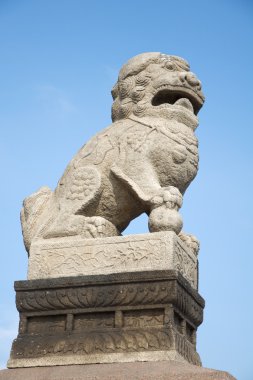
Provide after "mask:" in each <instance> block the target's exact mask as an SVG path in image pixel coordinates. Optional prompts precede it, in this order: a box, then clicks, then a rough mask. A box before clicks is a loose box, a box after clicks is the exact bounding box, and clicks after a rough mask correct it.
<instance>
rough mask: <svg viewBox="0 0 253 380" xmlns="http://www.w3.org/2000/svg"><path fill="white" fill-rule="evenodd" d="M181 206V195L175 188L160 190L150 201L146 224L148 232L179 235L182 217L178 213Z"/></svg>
mask: <svg viewBox="0 0 253 380" xmlns="http://www.w3.org/2000/svg"><path fill="white" fill-rule="evenodd" d="M181 206H182V195H181V193H180V191H179V190H178V189H177V188H176V187H174V186H169V187H166V188H161V189H160V191H159V193H158V194H157V195H155V196H154V197H153V198H152V199H151V212H150V215H149V222H148V225H149V230H150V232H158V231H174V232H175V233H176V234H179V232H180V231H181V229H182V226H183V220H182V217H181V215H180V214H179V212H178V209H179V208H180V207H181Z"/></svg>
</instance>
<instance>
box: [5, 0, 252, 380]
mask: <svg viewBox="0 0 253 380" xmlns="http://www.w3.org/2000/svg"><path fill="white" fill-rule="evenodd" d="M0 40H1V61H0V68H1V69H0V105H1V107H0V110H1V111H0V126H1V139H0V149H1V150H0V151H1V160H2V165H1V179H2V181H1V182H2V186H1V187H0V197H1V200H2V202H1V213H0V218H1V220H0V225H1V230H0V231H1V250H2V256H1V257H2V259H1V269H0V270H1V282H2V286H1V290H0V292H1V293H0V307H1V316H0V340H1V342H0V347H1V348H0V363H1V366H2V367H4V366H5V363H6V360H7V358H8V355H9V351H10V344H11V341H12V339H13V338H14V337H15V335H16V333H17V321H18V315H17V312H16V309H15V298H14V297H15V295H14V291H13V282H14V281H15V280H20V279H25V278H26V271H27V256H26V252H25V249H24V247H23V242H22V235H21V229H20V222H19V211H20V208H21V204H22V200H23V199H24V197H26V196H27V195H29V194H31V193H32V192H33V191H35V190H37V189H38V188H39V187H40V186H42V185H48V186H50V187H51V188H54V187H55V186H56V183H57V181H58V179H59V177H60V176H61V174H62V173H63V171H64V169H65V167H66V165H67V163H68V162H69V160H70V159H71V158H72V156H73V155H74V154H75V153H76V151H77V150H78V149H79V148H80V147H81V145H83V144H84V142H86V141H87V140H88V139H89V138H90V137H91V136H92V135H94V134H95V133H96V132H97V131H99V130H101V129H103V128H104V127H106V126H107V125H109V124H110V107H111V103H112V99H111V95H110V90H111V88H112V86H113V84H114V83H115V81H116V80H117V73H118V70H119V68H120V67H121V65H122V64H123V63H125V62H126V61H127V60H128V59H129V58H131V57H132V56H134V55H136V54H139V53H141V52H145V51H161V52H163V53H167V54H173V55H178V56H182V57H184V58H185V59H187V60H188V61H189V62H190V64H191V68H192V71H193V72H195V73H197V75H198V77H199V78H200V79H201V81H202V83H203V90H204V93H205V96H206V103H205V105H204V107H203V109H202V110H201V112H200V113H199V119H200V126H199V128H198V130H197V132H196V133H197V136H198V138H199V142H200V148H199V150H200V170H199V174H198V176H197V178H196V179H195V181H194V182H193V183H192V184H191V186H190V188H189V189H188V191H187V192H186V195H185V198H184V206H183V208H182V215H183V217H184V230H185V231H187V232H191V233H193V234H195V235H196V236H197V237H198V238H199V240H200V241H201V250H200V254H199V262H200V293H201V295H202V296H203V297H204V298H205V300H206V309H205V318H204V323H203V324H202V326H201V327H200V328H199V331H198V351H199V353H200V355H201V358H202V361H203V365H204V366H205V367H212V368H216V369H224V370H227V371H230V372H231V373H232V374H233V375H234V376H236V377H237V378H238V379H240V380H252V378H253V364H252V363H253V361H252V357H253V332H252V331H253V329H252V313H253V306H252V299H253V297H252V292H253V285H252V267H253V259H252V252H251V251H252V249H251V247H252V243H251V240H250V239H251V236H252V234H253V230H252V214H253V206H252V188H253V174H252V164H253V160H252V139H253V128H252V127H253V126H252V109H253V104H252V103H253V101H252V87H253V78H252V67H253V65H252V61H253V43H252V41H253V3H252V2H251V1H246V0H240V1H239V0H238V1H235V0H231V1H225V0H220V1H218V0H216V1H215V0H214V1H207V0H201V1H198V0H192V1H186V0H181V1H180V2H179V1H178V2H176V1H171V0H167V1H165V0H160V1H159V2H154V1H149V0H145V1H144V0H139V1H138V0H136V1H133V0H129V1H125V2H120V1H113V0H108V1H97V0H95V1H92V2H89V1H81V0H54V1H52V0H43V1H42V0H38V1H32V0H22V1H18V0H16V1H15V0H9V1H7V0H0ZM146 231H147V220H146V218H145V217H141V218H140V219H138V220H136V221H134V222H133V223H132V224H131V225H130V227H129V228H128V230H127V231H126V233H141V232H146Z"/></svg>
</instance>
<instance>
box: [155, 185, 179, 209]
mask: <svg viewBox="0 0 253 380" xmlns="http://www.w3.org/2000/svg"><path fill="white" fill-rule="evenodd" d="M150 202H151V209H154V208H157V207H160V206H162V205H165V206H166V208H169V209H176V210H178V209H179V208H180V207H182V204H183V197H182V194H181V193H180V191H179V190H178V189H177V188H176V187H174V186H168V187H163V188H161V189H160V191H159V192H158V194H156V195H155V196H154V197H153V198H151V201H150Z"/></svg>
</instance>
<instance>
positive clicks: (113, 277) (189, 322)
mask: <svg viewBox="0 0 253 380" xmlns="http://www.w3.org/2000/svg"><path fill="white" fill-rule="evenodd" d="M15 289H16V293H17V294H16V303H17V309H18V310H19V312H20V326H19V334H18V337H17V339H16V340H14V342H13V345H12V351H11V356H10V360H9V362H8V367H9V368H15V367H33V366H53V365H64V364H65V365H66V364H69V365H70V364H85V363H109V362H127V361H157V360H171V359H174V360H181V361H187V362H189V363H192V364H197V365H200V364H201V362H200V358H199V355H198V354H197V352H196V330H197V327H198V326H199V325H200V323H201V322H202V319H203V308H204V300H203V299H202V298H201V296H200V295H199V294H198V293H197V291H196V290H194V289H193V288H192V287H191V286H190V284H189V283H188V282H187V281H186V280H185V279H184V278H183V277H182V275H181V274H180V273H179V272H178V271H175V270H161V271H153V272H149V271H146V272H132V273H117V274H110V275H103V276H96V275H94V276H80V277H65V278H58V279H47V280H28V281H18V282H16V283H15Z"/></svg>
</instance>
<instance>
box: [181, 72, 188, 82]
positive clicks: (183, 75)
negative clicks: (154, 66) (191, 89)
mask: <svg viewBox="0 0 253 380" xmlns="http://www.w3.org/2000/svg"><path fill="white" fill-rule="evenodd" d="M186 76H187V74H186V73H180V74H179V78H180V80H181V82H185V81H186Z"/></svg>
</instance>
